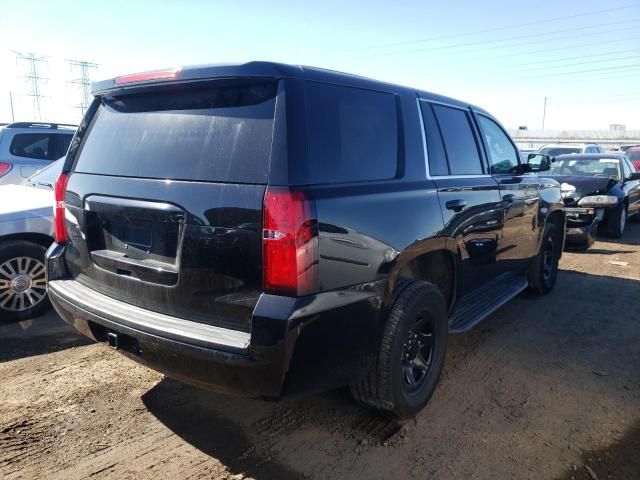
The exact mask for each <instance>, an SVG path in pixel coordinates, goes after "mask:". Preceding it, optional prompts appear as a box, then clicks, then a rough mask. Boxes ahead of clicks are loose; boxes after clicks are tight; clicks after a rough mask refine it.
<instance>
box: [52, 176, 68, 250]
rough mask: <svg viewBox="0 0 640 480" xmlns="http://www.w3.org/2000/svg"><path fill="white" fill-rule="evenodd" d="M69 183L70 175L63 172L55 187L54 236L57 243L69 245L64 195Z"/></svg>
mask: <svg viewBox="0 0 640 480" xmlns="http://www.w3.org/2000/svg"><path fill="white" fill-rule="evenodd" d="M68 182H69V175H68V174H66V173H64V172H63V173H61V174H60V175H59V176H58V179H57V180H56V185H55V187H54V198H55V204H54V206H53V227H54V230H53V232H54V235H53V236H54V238H55V240H56V243H60V244H63V243H67V242H68V241H69V235H68V234H67V225H66V221H65V212H66V205H65V203H64V194H65V192H66V191H67V183H68Z"/></svg>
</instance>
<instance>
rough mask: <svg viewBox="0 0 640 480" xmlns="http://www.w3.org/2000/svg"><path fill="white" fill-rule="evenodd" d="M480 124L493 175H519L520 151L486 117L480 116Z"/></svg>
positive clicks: (502, 131) (496, 125)
mask: <svg viewBox="0 0 640 480" xmlns="http://www.w3.org/2000/svg"><path fill="white" fill-rule="evenodd" d="M478 123H479V124H480V130H481V131H482V137H483V138H484V143H485V145H486V147H487V154H488V155H489V165H491V173H492V174H505V173H506V174H508V173H517V170H518V151H517V150H516V148H515V147H514V146H513V144H512V143H511V141H510V140H509V137H508V136H507V134H506V133H504V130H502V128H500V126H499V125H498V124H497V123H496V122H494V121H493V120H491V119H490V118H488V117H485V116H484V115H478Z"/></svg>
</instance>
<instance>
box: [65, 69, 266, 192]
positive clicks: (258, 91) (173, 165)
mask: <svg viewBox="0 0 640 480" xmlns="http://www.w3.org/2000/svg"><path fill="white" fill-rule="evenodd" d="M276 90H277V83H276V82H275V81H273V82H267V83H264V82H261V83H256V82H255V81H254V82H247V81H243V82H239V81H237V80H236V81H234V82H229V81H227V82H224V83H222V82H221V81H217V82H211V83H208V84H199V85H196V86H170V87H164V89H149V90H145V91H144V92H141V93H134V94H129V95H126V94H125V95H119V96H112V97H107V98H104V99H102V103H101V105H100V107H99V108H98V111H97V112H96V114H95V116H94V118H93V119H92V121H91V125H90V127H89V131H88V133H87V134H86V136H85V138H84V140H83V144H82V145H81V147H80V151H79V154H78V157H77V160H76V165H75V166H74V170H75V171H77V172H84V173H97V174H102V175H117V176H126V177H144V178H162V179H173V180H202V181H212V182H232V183H266V182H267V177H268V173H269V163H270V158H271V142H272V136H273V125H274V111H275V97H276Z"/></svg>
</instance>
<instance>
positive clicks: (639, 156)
mask: <svg viewBox="0 0 640 480" xmlns="http://www.w3.org/2000/svg"><path fill="white" fill-rule="evenodd" d="M627 157H629V160H640V150H636V151H633V152H627Z"/></svg>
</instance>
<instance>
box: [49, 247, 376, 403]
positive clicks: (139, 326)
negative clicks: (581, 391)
mask: <svg viewBox="0 0 640 480" xmlns="http://www.w3.org/2000/svg"><path fill="white" fill-rule="evenodd" d="M47 280H48V286H49V288H48V292H49V297H50V299H51V303H52V304H53V306H54V308H55V309H56V311H57V312H58V313H59V315H60V316H61V317H62V319H63V320H64V321H66V322H67V323H69V324H71V325H72V326H73V327H75V328H76V329H77V330H78V331H79V332H81V333H82V334H84V335H86V336H88V337H89V338H91V339H93V340H95V341H99V342H106V341H107V340H108V339H109V338H111V339H113V338H114V335H115V336H116V337H117V339H118V341H117V344H118V345H117V347H118V350H119V351H120V352H121V353H123V354H125V355H126V356H128V357H130V358H131V359H133V360H135V361H137V362H139V363H142V364H144V365H146V366H148V367H150V368H153V369H154V370H158V371H160V372H162V373H165V374H167V375H168V376H170V377H173V378H176V379H178V380H181V381H183V382H185V383H190V384H193V385H196V386H199V387H203V388H206V389H209V390H214V391H218V392H223V393H229V394H234V395H242V396H254V397H258V396H263V397H272V398H274V397H279V396H281V395H284V394H287V395H290V394H294V393H308V392H311V391H321V390H326V389H328V388H333V387H335V386H340V385H345V384H347V383H348V382H350V381H351V380H353V379H354V378H355V377H357V376H359V375H362V374H363V373H364V372H365V371H366V370H367V369H368V367H369V363H368V362H369V357H371V355H372V352H373V351H376V350H377V343H376V342H377V341H378V338H379V330H380V329H381V324H380V321H379V319H380V315H379V314H380V308H381V288H383V287H384V286H385V285H386V283H384V282H376V283H374V284H369V285H367V286H362V285H361V286H359V287H358V288H352V289H346V290H340V291H331V292H323V293H320V294H317V295H310V296H307V297H301V298H292V297H283V296H277V295H267V294H262V295H261V297H260V299H259V300H258V303H257V305H256V306H255V308H254V311H253V316H252V319H251V333H245V332H241V331H236V330H230V329H225V328H220V327H215V326H212V325H206V324H202V323H198V322H192V321H189V320H187V319H183V318H176V317H171V316H168V315H164V314H160V313H155V312H151V311H149V310H146V309H143V308H140V307H136V306H132V305H129V304H127V303H124V302H121V301H118V300H115V299H113V298H111V297H108V296H106V295H103V294H101V293H99V292H96V291H94V290H92V289H90V288H88V287H86V286H84V285H82V284H81V283H79V282H77V281H75V280H72V279H70V278H69V274H68V272H67V269H66V267H65V263H64V247H63V246H61V245H58V244H55V243H54V244H53V245H52V246H51V247H50V248H49V250H48V252H47ZM109 334H111V335H109ZM294 350H295V352H294ZM285 379H286V382H285Z"/></svg>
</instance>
